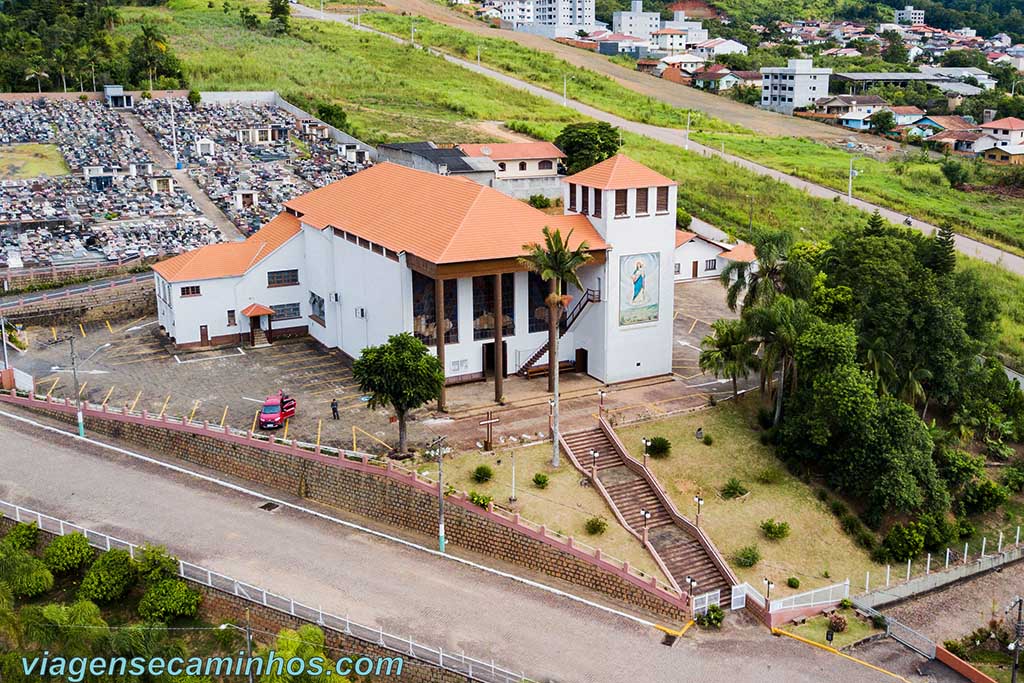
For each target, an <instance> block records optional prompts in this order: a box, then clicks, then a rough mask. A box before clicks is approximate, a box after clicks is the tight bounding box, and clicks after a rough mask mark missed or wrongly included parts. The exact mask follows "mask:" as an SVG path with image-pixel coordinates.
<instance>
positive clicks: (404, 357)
mask: <svg viewBox="0 0 1024 683" xmlns="http://www.w3.org/2000/svg"><path fill="white" fill-rule="evenodd" d="M437 329H438V334H443V332H442V331H441V330H442V326H441V325H438V326H437ZM352 376H353V377H354V378H355V380H356V382H358V383H359V390H360V391H362V392H363V393H364V394H368V395H369V397H370V400H369V402H368V403H367V406H368V407H369V408H370V409H371V410H376V409H377V408H381V407H383V406H387V405H390V406H391V408H392V410H394V411H395V417H397V418H398V452H399V453H405V450H406V418H407V417H408V414H409V411H411V410H415V409H417V408H419V407H420V406H422V405H423V404H424V403H427V402H428V401H432V400H434V399H436V398H437V397H438V396H440V395H441V387H442V385H443V383H444V370H443V368H442V367H441V363H439V362H438V360H437V357H436V356H432V355H430V352H429V351H428V350H427V347H426V345H425V344H424V343H423V342H421V341H420V340H419V339H417V338H416V337H414V336H413V335H411V334H409V333H408V332H403V333H401V334H395V335H392V336H391V337H389V338H388V341H387V343H385V344H381V345H380V346H368V347H366V348H365V349H363V352H362V354H360V356H359V358H358V359H357V360H356V361H355V362H354V363H353V364H352Z"/></svg>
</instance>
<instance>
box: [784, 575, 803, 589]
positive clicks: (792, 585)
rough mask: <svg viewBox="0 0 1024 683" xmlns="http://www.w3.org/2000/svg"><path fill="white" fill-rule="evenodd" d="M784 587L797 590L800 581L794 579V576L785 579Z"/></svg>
mask: <svg viewBox="0 0 1024 683" xmlns="http://www.w3.org/2000/svg"><path fill="white" fill-rule="evenodd" d="M786 585H787V586H789V587H790V588H799V587H800V579H798V578H796V577H795V576H791V577H789V578H788V579H786Z"/></svg>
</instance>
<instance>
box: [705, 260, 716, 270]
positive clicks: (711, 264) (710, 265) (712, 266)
mask: <svg viewBox="0 0 1024 683" xmlns="http://www.w3.org/2000/svg"><path fill="white" fill-rule="evenodd" d="M704 270H718V259H714V258H709V259H708V260H706V261H704Z"/></svg>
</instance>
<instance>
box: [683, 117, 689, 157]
mask: <svg viewBox="0 0 1024 683" xmlns="http://www.w3.org/2000/svg"><path fill="white" fill-rule="evenodd" d="M683 149H685V150H686V151H687V152H689V151H690V111H689V110H687V111H686V143H685V145H684V147H683Z"/></svg>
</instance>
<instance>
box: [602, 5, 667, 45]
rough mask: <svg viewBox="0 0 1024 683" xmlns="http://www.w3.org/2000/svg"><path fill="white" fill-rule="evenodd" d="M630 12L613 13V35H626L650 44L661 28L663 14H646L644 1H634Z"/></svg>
mask: <svg viewBox="0 0 1024 683" xmlns="http://www.w3.org/2000/svg"><path fill="white" fill-rule="evenodd" d="M631 6H632V7H631V9H630V11H628V12H613V13H612V33H624V34H626V35H630V36H636V37H637V38H643V39H644V40H646V41H648V42H650V41H651V39H652V36H653V35H654V32H655V31H657V30H658V29H659V28H661V13H659V12H645V11H644V3H643V0H633V1H632V3H631Z"/></svg>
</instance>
